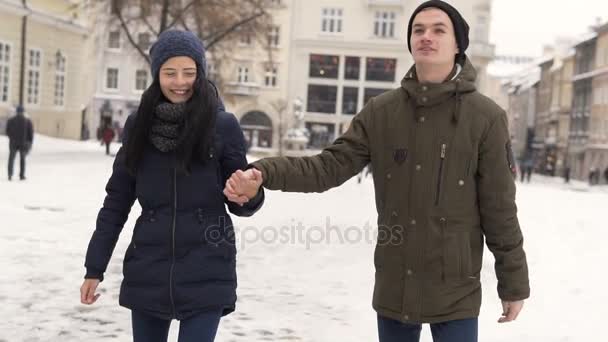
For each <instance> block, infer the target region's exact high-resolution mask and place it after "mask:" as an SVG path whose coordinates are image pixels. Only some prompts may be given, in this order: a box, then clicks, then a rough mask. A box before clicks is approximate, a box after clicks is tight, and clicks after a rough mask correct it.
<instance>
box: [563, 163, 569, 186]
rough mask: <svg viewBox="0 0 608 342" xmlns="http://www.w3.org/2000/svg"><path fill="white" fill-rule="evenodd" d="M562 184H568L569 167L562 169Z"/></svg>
mask: <svg viewBox="0 0 608 342" xmlns="http://www.w3.org/2000/svg"><path fill="white" fill-rule="evenodd" d="M564 182H565V183H570V167H569V166H566V168H565V169H564Z"/></svg>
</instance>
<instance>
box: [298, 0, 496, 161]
mask: <svg viewBox="0 0 608 342" xmlns="http://www.w3.org/2000/svg"><path fill="white" fill-rule="evenodd" d="M450 2H451V3H452V4H453V5H454V6H455V7H457V8H458V9H459V10H460V11H461V12H462V14H463V16H464V17H465V18H466V19H467V21H469V23H470V24H471V27H472V30H471V46H470V48H469V50H467V54H468V56H469V57H470V59H471V61H472V63H473V64H474V66H475V67H476V69H477V71H478V73H479V75H480V76H479V80H478V86H480V87H481V86H482V84H483V83H485V82H484V80H485V70H486V66H487V64H488V63H489V61H490V60H491V58H492V57H493V54H494V47H493V46H492V45H490V44H489V43H488V31H489V24H490V10H491V2H490V1H476V2H473V3H471V2H469V1H450ZM419 3H421V1H418V2H410V1H401V0H367V1H352V0H336V1H332V2H327V1H322V0H309V1H300V0H294V1H291V2H290V6H291V7H292V8H291V11H293V13H297V15H294V16H293V19H292V20H291V25H292V28H291V33H292V34H291V46H290V52H289V61H288V63H289V71H288V73H289V76H290V77H289V85H288V103H293V102H294V100H296V99H300V101H301V102H302V103H303V104H304V121H305V126H306V128H307V129H308V131H309V133H310V137H309V146H308V147H309V148H311V149H321V148H323V147H325V146H327V145H328V144H330V143H331V142H332V141H333V140H334V139H335V138H337V137H338V136H339V135H340V134H342V133H343V132H344V131H345V130H346V129H347V128H348V126H349V124H350V121H351V120H352V118H353V116H354V115H355V114H356V113H357V112H359V111H360V110H361V109H362V108H363V106H364V105H365V103H366V102H367V101H368V100H369V99H370V98H371V97H374V96H377V95H379V94H381V93H383V92H385V91H387V90H390V89H394V88H396V87H399V85H400V82H401V78H402V77H403V76H404V75H405V74H406V72H407V70H408V69H409V68H410V67H411V66H412V64H413V60H412V57H411V54H410V52H409V51H408V49H407V23H408V21H409V18H410V16H411V13H412V12H413V11H414V9H415V8H416V7H417V6H418V5H419Z"/></svg>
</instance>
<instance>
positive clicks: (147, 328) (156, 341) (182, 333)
mask: <svg viewBox="0 0 608 342" xmlns="http://www.w3.org/2000/svg"><path fill="white" fill-rule="evenodd" d="M221 317H222V310H213V311H205V312H202V313H200V314H198V315H196V316H193V317H191V318H188V319H185V320H181V321H180V324H179V337H178V339H177V341H178V342H213V340H215V334H216V333H217V327H218V325H219V324H220V318H221ZM131 322H132V324H133V342H167V338H168V336H169V326H170V325H171V321H170V320H163V319H159V318H156V317H153V316H150V315H147V314H145V313H142V312H139V311H136V310H132V311H131Z"/></svg>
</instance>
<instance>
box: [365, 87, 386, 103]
mask: <svg viewBox="0 0 608 342" xmlns="http://www.w3.org/2000/svg"><path fill="white" fill-rule="evenodd" d="M386 91H389V89H380V88H365V92H364V94H363V103H365V104H367V102H368V101H369V100H370V99H371V98H372V97H376V96H378V95H380V94H382V93H384V92H386Z"/></svg>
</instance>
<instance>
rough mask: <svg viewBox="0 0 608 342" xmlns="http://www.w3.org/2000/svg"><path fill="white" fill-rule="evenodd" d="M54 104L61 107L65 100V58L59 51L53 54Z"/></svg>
mask: <svg viewBox="0 0 608 342" xmlns="http://www.w3.org/2000/svg"><path fill="white" fill-rule="evenodd" d="M55 58H56V59H55V99H54V101H53V103H54V104H55V106H59V107H62V106H63V105H64V101H65V72H66V58H65V56H63V55H62V54H61V53H57V55H56V56H55Z"/></svg>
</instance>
